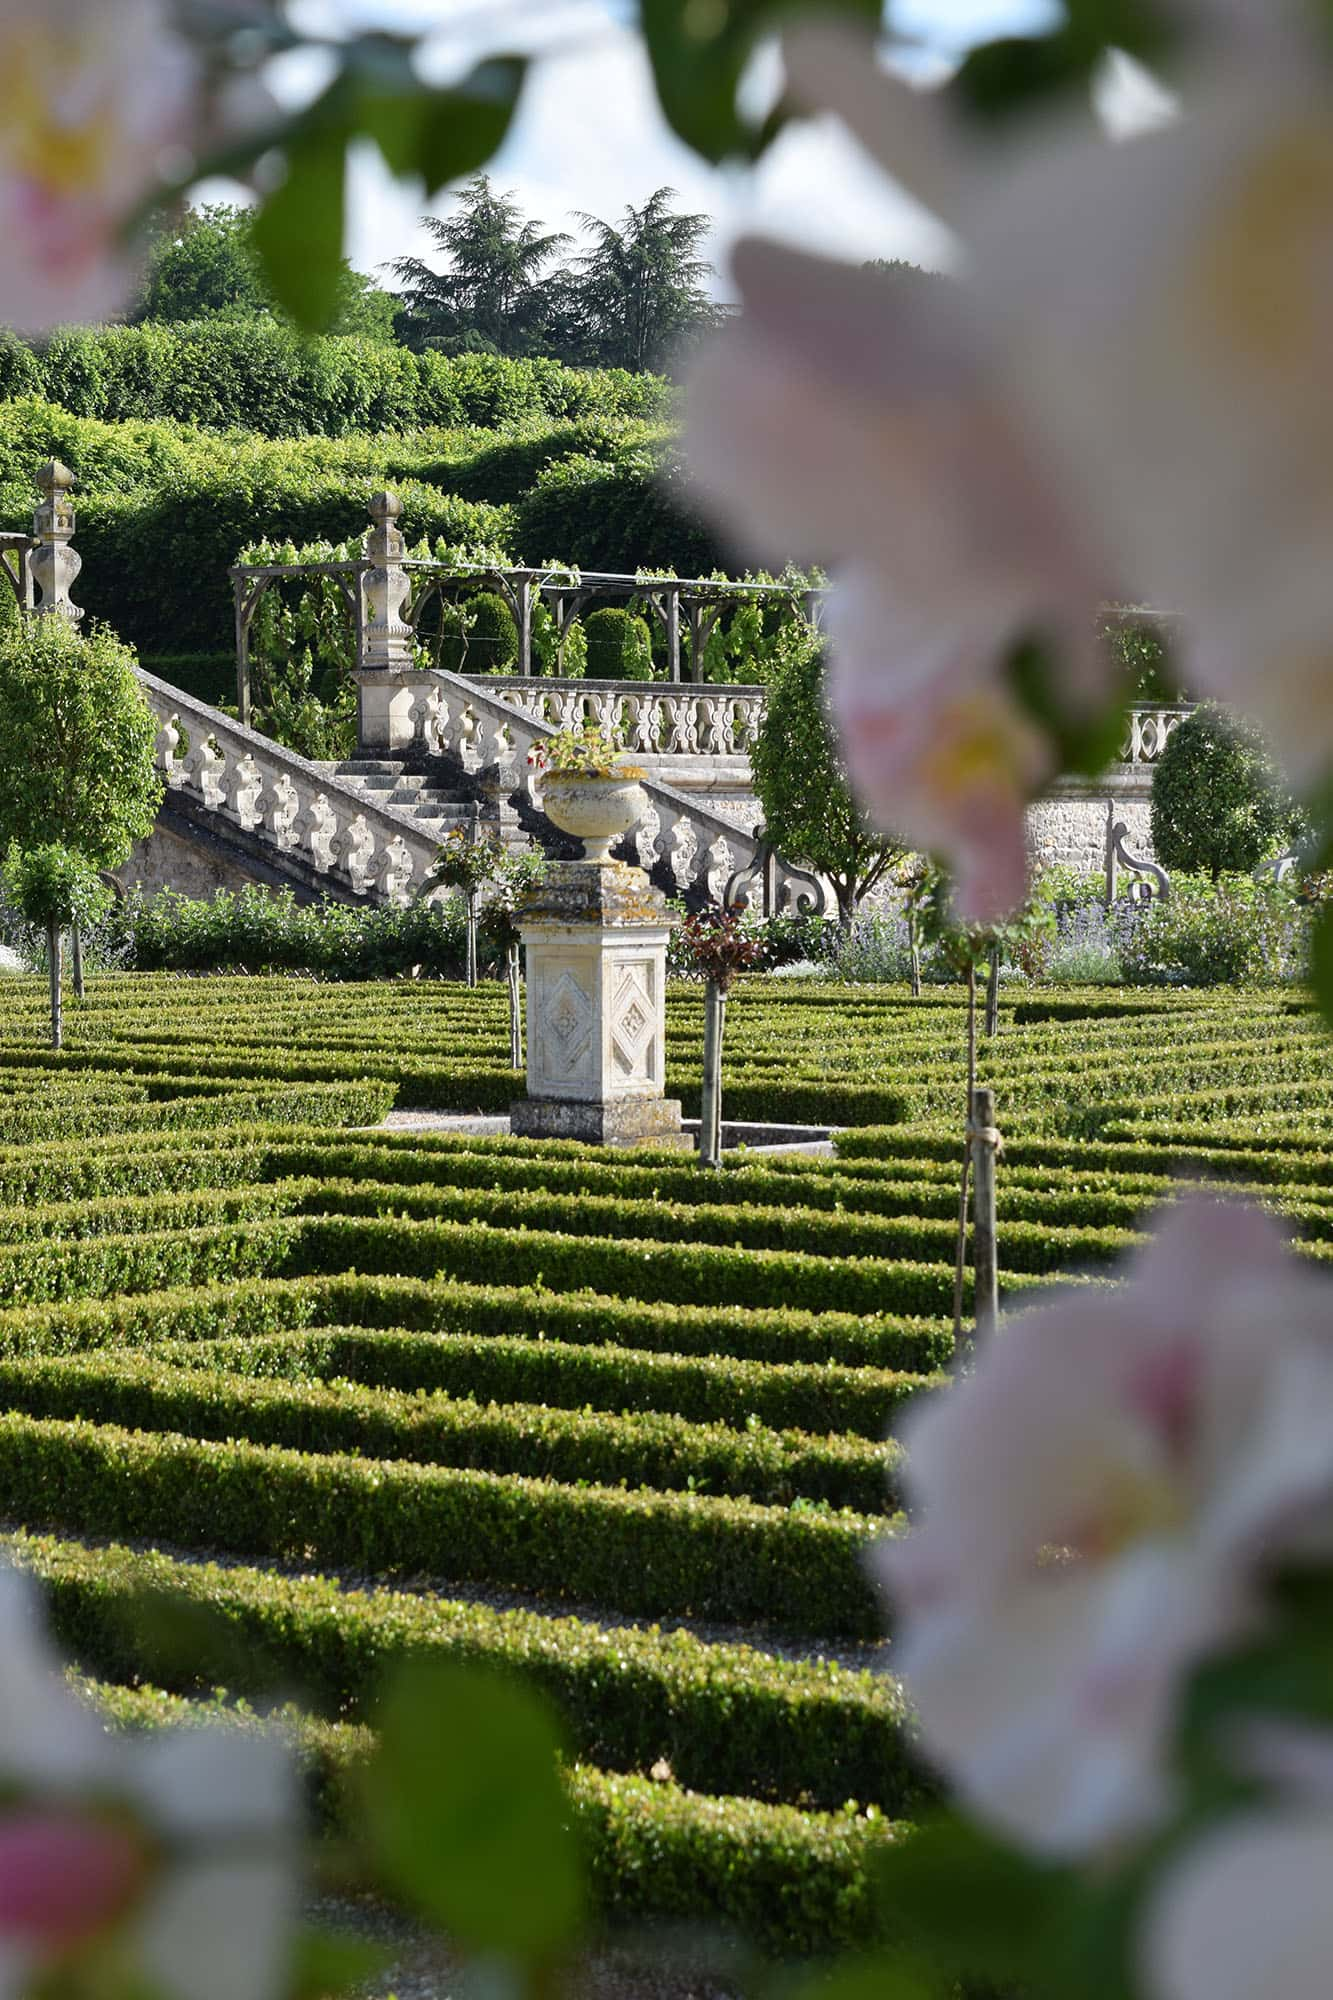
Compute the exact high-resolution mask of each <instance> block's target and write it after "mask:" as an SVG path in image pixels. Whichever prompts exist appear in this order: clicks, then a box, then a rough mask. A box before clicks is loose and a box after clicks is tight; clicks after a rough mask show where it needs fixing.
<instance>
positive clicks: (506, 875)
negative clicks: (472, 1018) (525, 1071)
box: [482, 848, 546, 1069]
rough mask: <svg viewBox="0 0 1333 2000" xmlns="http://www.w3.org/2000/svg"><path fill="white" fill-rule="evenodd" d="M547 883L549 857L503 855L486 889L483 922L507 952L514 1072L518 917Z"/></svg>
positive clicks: (517, 1061) (519, 1003)
mask: <svg viewBox="0 0 1333 2000" xmlns="http://www.w3.org/2000/svg"><path fill="white" fill-rule="evenodd" d="M545 879H546V856H545V855H544V854H543V853H542V852H541V850H540V849H539V848H534V849H533V851H532V852H531V853H530V854H505V853H501V854H500V855H499V856H498V857H497V859H496V863H495V867H494V870H493V871H492V874H491V877H490V880H489V882H488V883H487V885H486V888H487V896H486V908H485V912H484V914H483V919H482V921H483V922H484V924H485V926H486V929H487V930H488V932H490V933H491V935H492V936H493V937H494V938H495V941H496V943H497V944H499V945H500V946H502V947H503V950H504V966H505V981H506V984H507V985H508V988H509V1061H510V1066H511V1068H513V1069H522V1067H523V997H522V988H521V983H520V967H519V947H520V945H521V944H522V939H521V937H520V936H519V913H520V911H521V909H522V905H523V900H524V898H525V897H526V896H528V895H530V894H531V892H532V891H533V890H534V889H539V888H540V887H541V885H542V883H543V882H544V881H545Z"/></svg>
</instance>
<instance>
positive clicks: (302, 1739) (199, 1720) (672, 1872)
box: [86, 1683, 908, 1959]
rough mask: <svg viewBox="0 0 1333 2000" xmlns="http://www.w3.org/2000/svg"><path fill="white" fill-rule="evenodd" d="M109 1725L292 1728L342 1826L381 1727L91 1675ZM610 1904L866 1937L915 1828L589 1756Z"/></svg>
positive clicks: (807, 1944) (781, 1932) (757, 1938)
mask: <svg viewBox="0 0 1333 2000" xmlns="http://www.w3.org/2000/svg"><path fill="white" fill-rule="evenodd" d="M86 1693H87V1696H88V1698H89V1700H90V1701H92V1702H93V1703H94V1704H95V1705H96V1706H97V1708H98V1709H99V1711H100V1712H101V1713H102V1714H103V1715H104V1716H105V1717H106V1719H107V1721H108V1723H110V1724H111V1725H113V1726H116V1727H120V1728H129V1729H155V1728H180V1727H182V1726H188V1725H190V1724H191V1723H194V1724H197V1725H199V1726H204V1725H207V1724H213V1725H217V1724H219V1723H223V1722H230V1723H232V1725H233V1726H240V1727H246V1728H266V1727H267V1728H278V1729H281V1731H282V1733H283V1734H284V1736H285V1738H286V1740H287V1741H288V1742H289V1743H291V1744H292V1746H293V1748H294V1750H295V1752H296V1755H297V1758H298V1761H299V1765H300V1768H301V1769H302V1771H303V1773H304V1776H305V1780H306V1784H307V1786H308V1788H309V1791H310V1793H311V1795H312V1798H313V1800H314V1803H315V1806H316V1809H317V1811H318V1812H319V1814H320V1817H321V1818H322V1820H323V1822H324V1824H325V1825H326V1826H327V1827H328V1828H329V1829H330V1831H333V1832H336V1833H341V1834H347V1833H350V1832H352V1831H353V1830H354V1829H355V1826H356V1816H357V1813H358V1810H359V1808H358V1806H357V1805H356V1803H355V1800H356V1774H357V1772H358V1770H359V1768H360V1767H361V1765H362V1764H363V1762H364V1760H365V1758H366V1757H367V1756H368V1755H369V1754H370V1750H371V1745H372V1739H371V1737H370V1735H369V1732H368V1731H366V1730H364V1729H360V1728H356V1727H353V1726H349V1725H347V1724H337V1723H318V1722H313V1721H311V1720H310V1719H309V1718H306V1717H300V1716H297V1715H295V1714H292V1713H291V1712H288V1713H287V1714H285V1715H284V1716H282V1717H280V1718H277V1719H275V1720H271V1721H267V1722H265V1721H263V1720H261V1719H260V1718H259V1717H257V1716H253V1715H241V1716H239V1717H238V1716H237V1714H236V1712H235V1710H234V1709H232V1708H230V1707H227V1706H225V1705H224V1704H222V1703H216V1704H205V1703H193V1702H185V1701H182V1700H180V1699H179V1698H178V1697H173V1696H171V1695H168V1694H164V1693H162V1692H161V1691H160V1690H159V1689H156V1688H113V1687H110V1686H107V1685H106V1684H105V1683H101V1684H99V1683H90V1684H87V1685H86ZM567 1784H568V1787H569V1798H570V1804H571V1806H572V1808H573V1812H574V1820H575V1824H576V1825H577V1826H578V1828H579V1830H580V1833H581V1835H582V1837H583V1846H584V1856H585V1861H586V1864H587V1866H588V1869H589V1872H590V1875H591V1879H592V1885H593V1889H594V1892H595V1896H596V1900H597V1905H598V1907H599V1909H600V1911H601V1913H602V1915H603V1917H605V1918H607V1919H610V1920H615V1921H618V1922H622V1923H628V1922H641V1921H644V1920H646V1919H656V1918H677V1919H679V1918H682V1917H684V1918H690V1919H693V1920H696V1921H697V1920H700V1919H705V1920H706V1919H710V1918H711V1919H713V1920H715V1921H718V1922H724V1923H726V1924H729V1925H734V1926H736V1927H737V1928H739V1929H740V1930H741V1931H742V1932H744V1933H745V1934H746V1935H747V1936H748V1937H749V1938H750V1939H751V1940H752V1941H753V1942H754V1943H755V1944H757V1945H759V1946H760V1947H762V1948H764V1949H767V1950H770V1951H772V1952H774V1953H776V1954H778V1955H780V1956H782V1957H784V1958H788V1959H789V1958H790V1957H791V1956H792V1954H793V1953H795V1954H797V1955H802V1954H808V1953H814V1952H827V1951H831V1950H835V1949H837V1948H839V1947H843V1946H851V1945H858V1944H866V1943H868V1942H870V1941H871V1940H872V1939H874V1938H875V1937H876V1936H877V1935H878V1934H879V1932H880V1929H881V1924H882V1917H881V1914H880V1908H879V1901H878V1897H877V1895H876V1892H875V1887H874V1878H873V1872H872V1871H873V1866H874V1861H875V1857H876V1855H877V1854H879V1853H881V1852H882V1851H883V1849H884V1847H885V1846H886V1845H887V1844H888V1843H889V1842H890V1841H893V1840H895V1839H901V1838H903V1837H904V1835H905V1834H906V1833H907V1832H908V1828H907V1827H905V1826H903V1825H899V1824H896V1823H894V1822H893V1821H890V1820H886V1819H885V1818H884V1817H883V1815H882V1814H881V1813H879V1812H877V1811H876V1810H875V1809H874V1808H873V1807H872V1808H870V1809H869V1811H867V1812H865V1813H861V1812H842V1813H809V1812H799V1811H797V1810H795V1809H794V1808H793V1807H791V1806H770V1805H766V1804H764V1803H763V1802H762V1801H760V1800H757V1799H746V1798H712V1797H708V1796H699V1795H696V1794H694V1793H690V1792H685V1791H682V1790H681V1789H680V1788H679V1787H678V1786H676V1785H674V1784H670V1783H657V1782H655V1781H653V1780H651V1779H645V1778H631V1777H620V1776H612V1775H609V1774H607V1773H605V1772H601V1771H597V1770H593V1769H590V1768H588V1767H586V1766H576V1767H575V1768H574V1769H573V1770H571V1771H570V1772H569V1774H568V1777H567Z"/></svg>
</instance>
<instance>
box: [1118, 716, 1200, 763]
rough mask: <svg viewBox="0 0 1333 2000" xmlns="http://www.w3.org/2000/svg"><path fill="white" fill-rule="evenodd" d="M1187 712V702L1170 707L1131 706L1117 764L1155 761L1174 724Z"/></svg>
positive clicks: (1164, 746) (1163, 748) (1165, 744)
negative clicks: (1133, 707)
mask: <svg viewBox="0 0 1333 2000" xmlns="http://www.w3.org/2000/svg"><path fill="white" fill-rule="evenodd" d="M1190 712H1191V711H1190V705H1189V704H1188V703H1182V704H1180V705H1179V706H1177V707H1174V708H1167V707H1153V708H1135V709H1132V710H1131V711H1130V716H1129V722H1128V724H1127V726H1126V729H1125V735H1124V739H1123V741H1122V742H1121V745H1120V761H1121V763H1122V764H1155V763H1156V762H1157V760H1158V758H1159V757H1160V756H1161V754H1162V752H1163V750H1165V748H1166V746H1167V743H1168V742H1169V741H1170V738H1171V732H1172V730H1173V729H1174V728H1175V726H1176V724H1177V723H1178V722H1183V721H1184V719H1185V717H1186V716H1187V715H1188V714H1189V713H1190Z"/></svg>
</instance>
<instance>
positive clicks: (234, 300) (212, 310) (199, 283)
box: [129, 202, 398, 340]
mask: <svg viewBox="0 0 1333 2000" xmlns="http://www.w3.org/2000/svg"><path fill="white" fill-rule="evenodd" d="M254 222H255V218H254V211H253V210H252V209H248V208H237V207H234V206H233V205H232V204H231V203H229V202H211V203H209V204H208V205H207V206H205V207H203V208H191V209H187V210H186V212H185V214H184V215H183V216H181V217H179V218H177V217H174V216H173V217H171V218H170V219H169V220H168V221H166V222H164V223H163V224H162V225H161V226H160V227H159V229H158V231H157V233H156V235H155V236H154V238H153V241H152V244H151V247H150V249H149V253H148V268H147V270H146V271H145V273H144V278H143V282H142V284H141V285H140V288H139V293H138V296H137V298H136V299H135V301H134V303H133V305H132V307H131V308H130V314H129V317H130V319H131V320H132V321H134V322H136V323H142V322H144V321H157V322H160V323H163V324H166V325H176V324H179V323H180V322H182V321H185V320H193V319H213V318H217V317H228V318H233V319H246V318H269V317H280V315H279V314H278V311H277V308H276V306H275V305H274V302H273V299H272V296H271V294H270V292H269V290H268V287H267V285H266V284H265V282H264V277H263V272H262V270H261V267H260V262H259V256H258V253H257V251H256V249H255V244H254ZM397 309H398V301H397V299H396V298H395V297H394V295H393V293H392V292H386V291H384V290H383V289H382V287H380V286H379V285H376V284H375V282H374V281H373V279H370V278H367V277H366V276H365V275H364V273H362V272H360V271H355V270H353V268H352V266H351V265H350V264H349V263H348V262H347V260H346V258H344V259H343V264H342V274H341V277H340V279H339V286H338V306H337V311H336V313H335V315H334V318H333V321H332V323H331V325H330V328H329V331H330V332H331V333H364V334H369V335H370V336H371V337H372V338H374V339H378V340H390V339H392V338H393V322H394V315H395V313H396V311H397Z"/></svg>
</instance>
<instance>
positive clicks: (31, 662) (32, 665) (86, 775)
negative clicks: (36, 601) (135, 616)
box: [0, 616, 162, 868]
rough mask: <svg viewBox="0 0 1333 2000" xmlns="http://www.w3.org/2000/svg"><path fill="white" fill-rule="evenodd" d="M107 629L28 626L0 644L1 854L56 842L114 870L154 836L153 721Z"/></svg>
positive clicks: (121, 648) (54, 623) (53, 621)
mask: <svg viewBox="0 0 1333 2000" xmlns="http://www.w3.org/2000/svg"><path fill="white" fill-rule="evenodd" d="M134 667H135V661H134V654H133V653H132V652H131V651H130V649H129V647H128V646H126V645H124V644H123V643H122V642H121V640H119V639H118V638H117V637H116V635H115V633H114V632H112V631H110V630H109V629H108V628H107V627H106V626H97V627H94V629H93V630H92V632H91V633H89V634H88V636H87V637H84V636H82V635H81V634H80V633H78V632H76V631H75V630H74V628H73V627H72V626H71V625H70V624H68V623H67V621H66V620H65V619H64V618H60V617H56V616H51V617H46V618H28V619H25V620H24V621H23V623H22V625H21V626H20V627H19V628H18V629H17V630H16V631H14V632H11V633H8V634H6V636H5V638H4V641H3V644H0V846H3V847H8V846H9V845H10V843H11V842H18V843H19V844H20V845H22V846H24V847H29V848H35V847H45V846H50V845H52V844H58V845H60V846H62V847H68V848H71V849H72V850H73V851H74V852H75V853H76V854H81V855H83V857H84V859H85V860H87V861H90V862H91V863H92V864H93V866H94V867H95V868H118V867H120V865H121V863H122V862H124V861H127V860H128V859H129V855H130V850H131V849H132V848H133V847H134V845H135V843H136V841H140V840H143V839H145V838H146V837H147V836H148V834H150V833H151V832H152V830H153V823H154V821H155V820H156V818H157V808H158V805H159V803H160V802H161V798H162V783H161V780H160V778H159V777H158V774H157V771H156V768H155V766H154V763H153V745H154V742H155V741H156V737H157V721H156V718H155V717H154V715H153V712H152V710H151V709H150V708H149V706H148V703H147V701H146V700H145V699H144V695H143V690H142V688H141V687H140V686H139V682H138V679H137V677H136V675H135V671H134Z"/></svg>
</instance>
